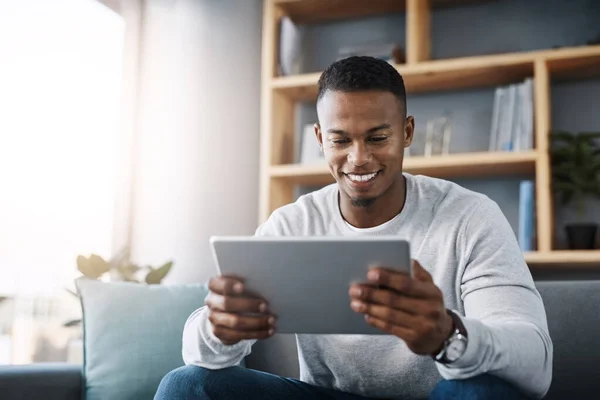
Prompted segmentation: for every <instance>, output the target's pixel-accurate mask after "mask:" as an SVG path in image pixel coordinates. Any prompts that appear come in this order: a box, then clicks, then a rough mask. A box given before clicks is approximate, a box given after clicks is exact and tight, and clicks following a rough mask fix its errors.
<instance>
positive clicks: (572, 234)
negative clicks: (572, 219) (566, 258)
mask: <svg viewBox="0 0 600 400" xmlns="http://www.w3.org/2000/svg"><path fill="white" fill-rule="evenodd" d="M565 230H566V231H567V240H568V242H569V249H571V250H593V249H595V248H596V232H597V231H598V224H584V223H582V224H569V225H567V226H565Z"/></svg>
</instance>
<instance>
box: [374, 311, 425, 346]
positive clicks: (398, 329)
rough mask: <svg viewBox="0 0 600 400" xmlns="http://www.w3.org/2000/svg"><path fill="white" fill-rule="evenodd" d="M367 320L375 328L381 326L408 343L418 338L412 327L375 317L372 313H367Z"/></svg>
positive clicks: (380, 327)
mask: <svg viewBox="0 0 600 400" xmlns="http://www.w3.org/2000/svg"><path fill="white" fill-rule="evenodd" d="M365 321H367V323H368V324H369V325H371V326H374V327H375V328H379V329H381V330H382V331H385V332H388V333H390V334H392V335H395V336H398V337H399V338H401V339H403V340H404V341H406V343H407V344H408V343H412V342H413V341H415V340H416V339H417V335H416V333H415V331H414V330H412V329H410V328H407V327H403V326H398V325H393V324H391V323H389V322H388V321H385V320H382V319H380V318H377V317H373V316H371V315H365Z"/></svg>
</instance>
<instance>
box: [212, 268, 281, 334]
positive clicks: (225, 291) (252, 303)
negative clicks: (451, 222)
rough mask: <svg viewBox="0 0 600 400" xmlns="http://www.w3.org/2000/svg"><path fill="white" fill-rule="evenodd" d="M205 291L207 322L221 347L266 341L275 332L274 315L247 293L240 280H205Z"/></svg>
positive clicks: (267, 307) (266, 305)
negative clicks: (206, 283)
mask: <svg viewBox="0 0 600 400" xmlns="http://www.w3.org/2000/svg"><path fill="white" fill-rule="evenodd" d="M208 289H209V290H210V292H209V294H208V296H207V297H206V300H205V303H206V305H207V306H208V308H209V314H208V319H209V321H210V323H211V324H212V329H213V333H214V335H215V336H216V337H217V338H219V340H221V342H222V343H223V344H226V345H234V344H236V343H238V342H240V341H242V340H246V339H266V338H268V337H270V336H272V335H273V334H274V333H275V316H274V315H272V314H271V313H270V312H269V306H268V304H267V301H266V300H265V299H263V298H261V297H258V296H256V295H254V294H252V295H251V294H249V293H247V292H246V288H245V286H244V282H243V281H242V280H241V279H239V278H236V277H228V276H218V277H215V278H212V279H211V280H210V281H209V283H208ZM249 314H254V315H249Z"/></svg>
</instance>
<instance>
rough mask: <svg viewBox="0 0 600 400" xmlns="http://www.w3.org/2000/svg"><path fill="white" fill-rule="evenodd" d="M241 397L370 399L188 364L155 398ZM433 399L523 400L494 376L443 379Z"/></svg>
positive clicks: (226, 399) (253, 373)
mask: <svg viewBox="0 0 600 400" xmlns="http://www.w3.org/2000/svg"><path fill="white" fill-rule="evenodd" d="M217 399H218V400H237V399H248V400H252V399H261V400H270V399H277V400H279V399H286V400H300V399H328V400H366V398H365V397H362V396H358V395H355V394H350V393H344V392H340V391H337V390H333V389H328V388H324V387H318V386H314V385H309V384H308V383H305V382H301V381H298V380H295V379H290V378H282V377H279V376H277V375H272V374H268V373H264V372H259V371H256V370H252V369H248V368H243V367H230V368H225V369H221V370H209V369H205V368H201V367H196V366H186V367H181V368H178V369H175V370H173V371H171V372H169V373H168V374H167V375H166V376H165V377H164V378H163V379H162V381H161V383H160V385H159V387H158V390H157V392H156V395H155V396H154V400H217ZM429 399H430V400H441V399H444V400H449V399H452V400H454V399H457V400H458V399H460V400H479V399H486V400H505V399H511V400H519V399H525V397H523V395H521V394H520V393H519V392H518V391H517V390H516V389H515V388H513V387H512V386H510V385H509V384H507V383H506V382H504V381H502V380H500V379H499V378H496V377H494V376H491V375H482V376H479V377H476V378H471V379H465V380H460V381H445V380H443V381H441V382H440V383H439V384H438V385H437V386H436V387H435V389H434V390H433V392H432V393H431V395H430V397H429Z"/></svg>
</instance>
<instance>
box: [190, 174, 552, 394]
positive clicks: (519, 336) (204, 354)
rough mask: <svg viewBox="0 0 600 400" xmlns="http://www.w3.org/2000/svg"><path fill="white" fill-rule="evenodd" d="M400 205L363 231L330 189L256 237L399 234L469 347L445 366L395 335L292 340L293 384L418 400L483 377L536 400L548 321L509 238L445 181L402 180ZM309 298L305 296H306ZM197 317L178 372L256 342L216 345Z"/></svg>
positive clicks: (501, 219) (482, 199) (546, 381)
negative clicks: (457, 320)
mask: <svg viewBox="0 0 600 400" xmlns="http://www.w3.org/2000/svg"><path fill="white" fill-rule="evenodd" d="M404 176H405V178H406V184H407V195H406V202H405V205H404V207H403V209H402V211H401V212H400V213H399V214H398V215H397V216H396V217H395V218H393V219H392V220H390V221H388V222H386V223H384V224H382V225H380V226H377V227H374V228H367V229H357V228H355V227H353V226H351V225H349V224H348V223H347V222H346V221H344V219H343V218H342V216H341V213H340V209H339V204H338V188H337V185H336V184H332V185H329V186H327V187H325V188H323V189H320V190H318V191H315V192H312V193H309V194H307V195H304V196H302V197H300V198H299V199H298V200H297V201H296V202H294V203H292V204H288V205H285V206H283V207H281V208H279V209H277V210H276V211H275V212H274V213H273V214H272V215H271V216H270V217H269V219H268V220H267V221H266V222H265V223H264V224H263V225H261V226H260V227H259V228H258V229H257V231H256V234H257V235H287V236H290V235H293V236H307V235H310V236H319V235H336V236H341V235H397V236H398V237H400V238H403V239H406V240H408V241H409V242H410V248H411V255H412V258H414V259H416V260H417V261H419V263H420V264H421V265H422V266H423V267H424V268H425V269H427V270H428V271H429V272H430V273H431V275H432V277H433V280H434V283H435V284H436V285H437V286H438V287H439V288H440V289H441V290H442V292H443V294H444V302H445V306H446V307H447V308H449V309H452V310H454V311H455V312H457V313H459V315H461V318H462V320H463V322H464V325H465V327H466V329H467V332H468V338H469V341H468V346H467V349H466V352H465V353H464V354H463V356H462V357H461V358H460V359H459V360H458V361H457V362H456V363H454V364H453V365H449V366H444V365H442V364H439V363H436V362H435V361H434V360H433V359H432V358H431V357H428V356H421V355H415V354H414V353H412V352H411V351H410V350H409V349H408V348H407V346H406V345H405V343H404V342H403V341H402V340H401V339H399V338H397V337H395V336H391V335H390V336H387V335H383V336H378V335H375V336H371V335H366V336H362V335H303V334H298V335H296V338H297V344H298V349H299V362H300V379H301V380H303V381H305V382H309V383H312V384H316V385H320V386H326V387H330V388H335V389H339V390H342V391H346V392H351V393H355V394H359V395H363V396H368V397H384V398H398V399H403V398H407V399H408V398H411V399H413V398H426V397H427V396H428V394H429V393H430V391H431V390H432V389H433V387H434V386H435V384H436V383H437V382H438V381H439V380H440V379H441V378H445V379H463V378H469V377H472V376H476V375H479V374H484V373H489V374H494V375H496V376H498V377H501V378H503V379H505V380H506V381H508V382H510V383H512V384H514V385H515V386H516V387H518V388H519V389H521V390H522V391H523V392H524V393H525V394H527V395H530V396H532V397H536V398H541V397H543V396H544V395H545V393H546V392H547V391H548V389H549V386H550V382H551V378H552V355H553V348H552V341H551V339H550V337H549V334H548V327H547V321H546V313H545V309H544V305H543V303H542V300H541V297H540V295H539V293H538V291H537V290H536V288H535V286H534V282H533V279H532V276H531V274H530V271H529V269H528V267H527V265H526V263H525V261H524V258H523V255H522V252H521V250H520V248H519V245H518V243H517V240H516V238H515V235H514V232H513V230H512V228H511V227H510V225H509V224H508V222H507V220H506V218H505V216H504V214H503V213H502V211H501V210H500V208H499V207H498V206H497V204H496V203H495V202H493V201H492V200H491V199H489V198H488V197H487V196H485V195H482V194H479V193H475V192H472V191H469V190H467V189H465V188H462V187H461V186H459V185H456V184H454V183H452V182H449V181H445V180H440V179H434V178H430V177H425V176H413V175H410V174H406V173H405V174H404ZM307 296H310V294H309V292H307ZM207 311H208V310H207V309H206V308H205V307H203V308H200V309H198V310H197V311H196V312H194V313H193V314H192V315H191V316H190V318H189V319H188V321H187V323H186V326H185V330H184V334H183V358H184V361H185V363H186V364H195V365H199V366H203V367H206V368H210V369H219V368H224V367H228V366H232V365H236V364H238V363H239V362H240V361H241V360H242V359H243V358H244V357H245V356H247V355H248V354H249V353H250V351H251V347H252V344H253V343H254V342H255V341H254V340H249V341H243V342H240V343H237V344H235V345H233V346H226V345H223V344H222V343H221V342H220V341H219V339H218V338H216V337H215V336H214V335H213V333H212V329H211V326H210V322H209V321H208V319H207Z"/></svg>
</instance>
